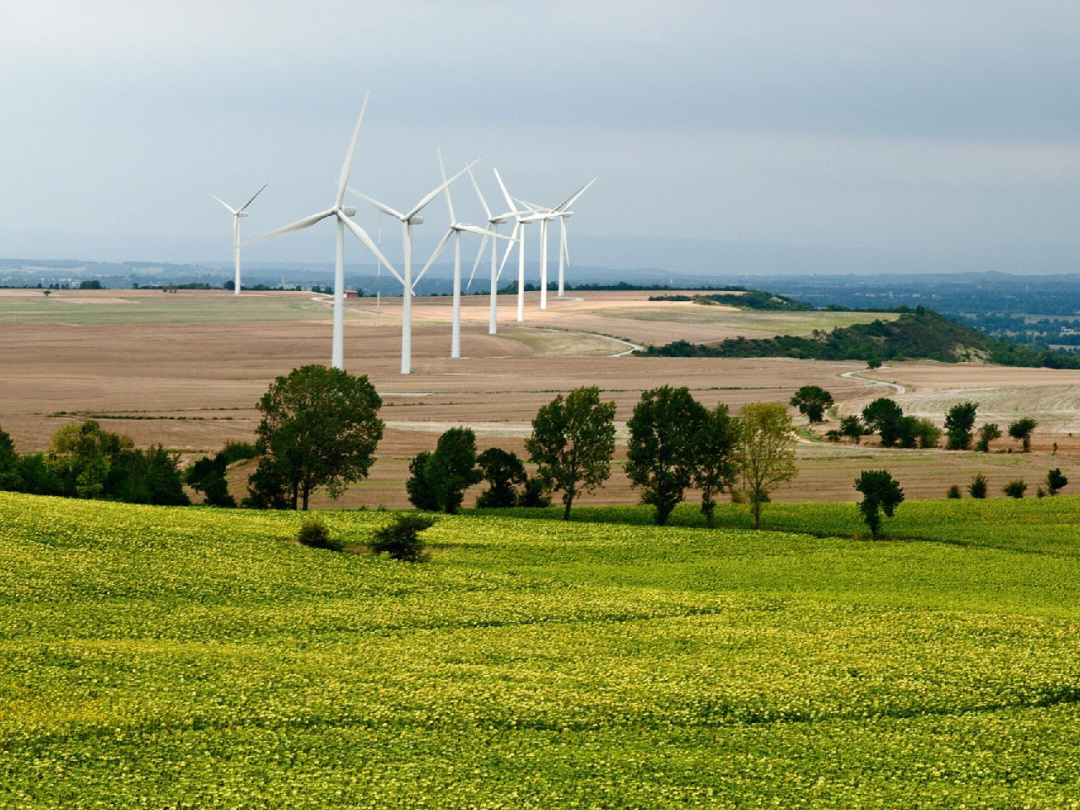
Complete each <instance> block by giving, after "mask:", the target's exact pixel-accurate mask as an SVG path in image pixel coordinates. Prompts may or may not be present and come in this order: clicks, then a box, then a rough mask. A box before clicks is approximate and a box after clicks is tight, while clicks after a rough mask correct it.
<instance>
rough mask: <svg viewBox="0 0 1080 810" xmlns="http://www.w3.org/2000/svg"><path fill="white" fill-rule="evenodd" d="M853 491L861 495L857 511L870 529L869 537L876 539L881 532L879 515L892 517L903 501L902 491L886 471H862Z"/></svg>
mask: <svg viewBox="0 0 1080 810" xmlns="http://www.w3.org/2000/svg"><path fill="white" fill-rule="evenodd" d="M855 489H857V490H858V491H859V492H861V493H862V496H863V499H862V502H860V503H859V511H860V512H861V513H862V517H863V520H864V521H865V522H866V525H867V526H869V527H870V536H871V537H873V538H874V539H877V537H878V534H879V533H880V531H881V515H882V513H884V514H885V516H886V517H892V516H893V512H894V511H895V510H896V507H897V506H899V505H900V504H901V503H902V502H903V500H904V490H903V489H901V488H900V485H899V484H898V483H896V481H895V480H894V479H893V477H892V475H890V474H889V472H888V471H887V470H863V472H862V474H861V475H860V476H859V477H858V478H857V479H856V480H855Z"/></svg>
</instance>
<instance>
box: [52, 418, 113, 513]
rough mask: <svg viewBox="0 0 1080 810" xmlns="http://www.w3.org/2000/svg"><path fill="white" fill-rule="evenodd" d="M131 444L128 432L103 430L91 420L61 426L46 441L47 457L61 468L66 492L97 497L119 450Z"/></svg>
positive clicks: (103, 491) (101, 491)
mask: <svg viewBox="0 0 1080 810" xmlns="http://www.w3.org/2000/svg"><path fill="white" fill-rule="evenodd" d="M131 448H132V441H131V439H129V438H128V437H127V436H119V435H117V434H116V433H109V432H108V431H107V430H102V429H101V426H100V425H99V424H98V423H97V422H95V421H93V420H90V421H88V422H82V423H77V422H76V423H72V424H70V425H65V426H64V427H62V428H60V430H58V431H57V432H56V433H55V434H54V435H53V437H52V442H51V444H50V445H49V458H50V459H51V460H52V461H53V462H54V463H55V464H56V465H57V466H59V467H60V468H61V472H60V477H61V478H62V479H63V480H64V481H65V485H64V486H65V490H66V492H67V494H70V495H77V496H78V497H80V498H100V497H102V496H103V495H104V494H105V487H106V484H107V482H108V479H109V472H110V470H111V469H112V466H113V463H114V462H116V461H117V460H118V458H119V457H120V454H121V453H123V452H125V451H127V450H130V449H131Z"/></svg>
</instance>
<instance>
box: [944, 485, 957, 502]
mask: <svg viewBox="0 0 1080 810" xmlns="http://www.w3.org/2000/svg"><path fill="white" fill-rule="evenodd" d="M945 497H946V498H953V499H958V498H959V497H960V487H959V486H958V485H956V484H953V485H952V486H951V487H949V491H948V492H947V493H945Z"/></svg>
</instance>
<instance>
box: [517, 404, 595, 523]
mask: <svg viewBox="0 0 1080 810" xmlns="http://www.w3.org/2000/svg"><path fill="white" fill-rule="evenodd" d="M525 449H526V450H527V451H528V453H529V460H530V461H532V463H533V464H535V465H536V467H537V474H538V475H539V476H540V477H541V478H542V479H543V481H544V483H545V484H546V485H547V487H548V488H549V489H551V490H552V491H553V492H561V493H562V502H563V520H569V519H570V507H571V505H572V504H573V503H574V498H575V497H577V495H578V494H579V493H581V492H592V491H593V490H594V489H596V488H597V487H599V486H600V485H601V484H603V483H604V481H606V480H607V478H608V476H609V475H611V457H612V456H613V455H614V454H615V403H614V402H603V403H602V402H600V389H599V388H597V387H595V386H593V387H589V388H577V389H575V390H573V391H571V392H570V393H569V394H567V395H566V397H565V398H564V397H563V395H562V394H559V395H558V396H557V397H555V399H553V400H552V401H551V402H549V403H548V404H547V405H544V406H543V407H542V408H540V410H539V411H537V413H536V417H535V418H534V419H533V422H532V435H531V436H530V437H529V438H528V439H527V440H526V441H525Z"/></svg>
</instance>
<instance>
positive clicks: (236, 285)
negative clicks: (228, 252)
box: [210, 185, 266, 295]
mask: <svg viewBox="0 0 1080 810" xmlns="http://www.w3.org/2000/svg"><path fill="white" fill-rule="evenodd" d="M265 188H266V186H265V185H264V186H263V187H262V188H260V189H259V190H258V191H256V192H255V193H254V194H252V195H251V199H250V200H248V201H247V202H246V203H244V204H243V205H241V206H240V207H239V208H233V207H232V206H231V205H229V204H228V203H227V202H225V201H224V200H223V199H221V198H220V197H214V195H213V194H211V195H210V196H211V197H214V199H215V200H217V201H218V202H219V203H221V204H222V205H224V206H225V208H226V209H227V210H228V211H229V213H230V214H232V215H233V228H232V255H233V295H239V294H240V217H246V216H247V214H245V213H244V211H245V210H246V209H247V207H248V206H249V205H251V204H252V203H253V202H255V198H256V197H258V196H259V195H260V194H262V193H263V189H265Z"/></svg>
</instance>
